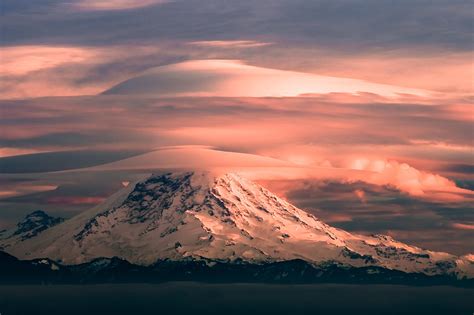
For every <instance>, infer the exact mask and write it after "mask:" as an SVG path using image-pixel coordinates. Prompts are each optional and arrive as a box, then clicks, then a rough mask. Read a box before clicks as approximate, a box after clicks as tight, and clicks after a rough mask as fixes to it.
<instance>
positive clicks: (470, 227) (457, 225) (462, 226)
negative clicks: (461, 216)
mask: <svg viewBox="0 0 474 315" xmlns="http://www.w3.org/2000/svg"><path fill="white" fill-rule="evenodd" d="M452 226H453V227H454V228H455V229H460V230H474V224H466V223H453V224H452Z"/></svg>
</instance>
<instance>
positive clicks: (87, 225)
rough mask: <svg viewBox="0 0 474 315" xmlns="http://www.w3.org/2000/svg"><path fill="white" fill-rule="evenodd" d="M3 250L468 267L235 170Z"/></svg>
mask: <svg viewBox="0 0 474 315" xmlns="http://www.w3.org/2000/svg"><path fill="white" fill-rule="evenodd" d="M8 252H9V253H11V254H13V255H15V256H17V257H19V258H22V259H33V258H40V257H48V258H50V259H54V260H57V261H59V262H62V263H63V264H79V263H83V262H88V261H91V260H93V259H95V258H98V257H119V258H122V259H125V260H127V261H129V262H131V263H133V264H139V265H151V264H153V263H155V262H156V261H157V260H164V259H169V260H175V261H181V260H190V259H191V260H201V259H205V260H214V261H220V262H228V263H236V262H239V261H245V262H249V263H256V264H259V263H271V262H280V261H289V260H295V259H299V260H304V261H306V262H309V263H311V264H313V265H318V266H322V265H327V264H336V265H338V266H347V267H366V266H376V267H382V268H386V269H390V270H398V271H403V272H407V273H423V274H426V275H455V276H457V277H468V278H472V276H473V266H474V264H473V262H472V261H471V260H469V259H467V258H459V257H456V256H453V255H450V254H447V253H440V252H432V251H428V250H423V249H420V248H417V247H414V246H409V245H406V244H403V243H401V242H397V241H395V240H394V239H392V238H391V237H389V236H384V235H375V236H363V235H355V234H351V233H348V232H346V231H343V230H340V229H337V228H334V227H331V226H329V225H327V224H325V223H324V222H322V221H320V220H319V219H317V218H316V217H314V216H313V215H311V214H309V213H306V212H304V211H303V210H300V209H298V208H296V207H295V206H293V205H291V204H289V203H288V202H287V201H285V200H283V199H281V198H279V197H277V196H276V195H274V194H272V193H271V192H269V191H268V190H266V189H264V188H263V187H261V186H259V185H257V184H255V183H253V182H251V181H249V180H247V179H244V178H242V177H240V176H239V175H236V174H216V173H213V172H204V171H199V172H178V173H167V174H159V175H152V176H151V177H149V178H147V179H146V180H144V181H141V182H139V183H137V184H136V185H129V187H127V188H125V189H123V190H122V191H120V192H118V193H116V194H115V195H113V196H112V197H110V198H109V199H108V200H107V201H105V202H104V203H102V204H101V205H99V206H97V207H95V208H93V209H91V210H89V211H86V212H84V213H81V214H80V215H78V216H76V217H74V218H72V219H70V220H67V221H65V222H63V223H62V224H59V225H57V226H55V227H52V228H50V229H48V230H46V231H44V232H43V233H41V234H40V235H38V237H35V238H31V239H28V240H25V241H23V242H21V243H19V244H17V245H16V246H14V247H12V248H8Z"/></svg>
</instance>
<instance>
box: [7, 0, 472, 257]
mask: <svg viewBox="0 0 474 315" xmlns="http://www.w3.org/2000/svg"><path fill="white" fill-rule="evenodd" d="M473 10H474V8H473V7H472V3H470V1H437V0H434V1H433V0H432V1H422V0H416V1H413V0H411V1H405V0H399V1H396V2H394V1H386V0H364V1H362V0H359V1H358V0H355V1H339V0H333V1H316V0H315V1H310V0H292V1H290V0H259V1H251V0H243V1H217V0H200V1H197V0H196V1H193V0H182V1H181V0H176V1H163V0H146V1H132V0H77V1H73V0H70V1H57V0H36V1H29V0H4V1H2V3H1V4H0V11H1V15H2V19H1V20H0V29H1V32H0V76H1V80H0V229H2V228H7V227H9V226H11V225H14V224H15V223H16V222H17V221H18V220H20V219H21V218H22V217H23V216H25V215H26V214H27V213H29V212H32V211H34V210H36V209H43V210H45V211H46V212H48V213H50V214H53V215H59V216H63V217H71V216H73V215H75V214H77V213H80V212H81V211H84V210H85V209H87V208H89V207H91V206H94V205H95V204H98V203H100V202H101V201H103V200H104V199H105V198H107V197H108V196H109V195H110V194H112V193H113V192H114V191H116V190H118V189H120V188H121V187H122V186H123V183H124V182H132V181H135V180H138V179H140V178H141V177H143V176H145V174H147V173H148V172H152V171H161V170H164V169H181V168H216V167H218V168H226V169H229V171H237V172H240V173H243V174H245V175H246V176H248V177H250V178H252V179H254V180H255V181H257V182H259V183H261V184H262V185H264V186H265V187H267V188H269V189H270V190H272V191H274V192H276V193H277V194H278V195H280V196H282V197H284V198H285V199H287V200H289V201H290V202H292V203H294V204H295V205H296V206H298V207H301V208H302V209H305V210H307V211H309V212H311V213H314V214H315V215H317V216H318V217H320V218H321V219H322V220H324V221H326V222H327V223H329V224H331V225H334V226H337V227H341V228H344V229H347V230H349V231H354V232H358V233H365V234H375V233H376V234H380V233H383V234H389V235H391V236H393V237H394V238H396V239H399V240H401V241H405V242H408V243H411V244H414V245H418V246H421V247H424V248H428V249H433V250H441V251H447V252H452V253H455V254H465V253H469V252H471V253H472V252H474V245H473V244H472V241H471V240H472V239H473V237H474V213H473V206H472V205H473V201H474V198H473V196H474V176H473V174H474V160H473V153H474V152H473V133H474V130H473V120H474V115H473V110H472V100H473V75H474V65H473V54H472V49H473V43H474V42H473V37H472V36H473V32H472V29H473V16H472V14H473Z"/></svg>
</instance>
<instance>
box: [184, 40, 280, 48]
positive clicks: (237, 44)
mask: <svg viewBox="0 0 474 315" xmlns="http://www.w3.org/2000/svg"><path fill="white" fill-rule="evenodd" d="M189 44H190V45H194V46H202V47H213V48H254V47H263V46H268V45H272V43H269V42H259V41H254V40H204V41H194V42H190V43H189Z"/></svg>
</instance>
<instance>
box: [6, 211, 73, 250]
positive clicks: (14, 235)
mask: <svg viewBox="0 0 474 315" xmlns="http://www.w3.org/2000/svg"><path fill="white" fill-rule="evenodd" d="M63 221H64V219H63V218H55V217H52V216H50V215H48V214H47V213H46V212H44V211H42V210H36V211H34V212H32V213H30V214H28V215H27V216H26V217H25V218H24V219H23V220H21V221H20V222H19V223H18V224H17V225H16V227H15V228H13V229H10V230H4V231H0V249H5V248H8V247H10V246H14V245H15V244H17V243H20V242H23V241H25V240H27V239H30V238H33V237H36V236H38V235H39V234H40V233H41V232H43V231H45V230H47V229H49V228H50V227H53V226H55V225H57V224H59V223H61V222H63Z"/></svg>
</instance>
